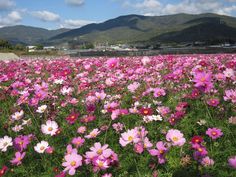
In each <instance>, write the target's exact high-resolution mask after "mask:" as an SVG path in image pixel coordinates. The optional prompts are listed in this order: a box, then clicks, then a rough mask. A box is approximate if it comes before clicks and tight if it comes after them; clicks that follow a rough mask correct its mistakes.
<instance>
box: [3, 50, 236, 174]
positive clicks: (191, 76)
mask: <svg viewBox="0 0 236 177" xmlns="http://www.w3.org/2000/svg"><path fill="white" fill-rule="evenodd" d="M235 85H236V55H233V54H230V55H226V54H217V55H173V56H172V55H163V56H161V55H160V56H153V57H124V58H83V59H79V58H77V59H70V58H63V57H58V58H55V59H50V60H36V59H34V60H31V59H24V58H22V59H21V60H18V61H0V177H1V176H6V177H7V176H9V177H24V176H27V177H51V176H57V177H63V176H70V175H74V176H81V177H85V176H86V177H89V176H91V177H100V176H102V177H111V176H114V177H190V176H191V177H235V176H236V138H235V137H236V87H235Z"/></svg>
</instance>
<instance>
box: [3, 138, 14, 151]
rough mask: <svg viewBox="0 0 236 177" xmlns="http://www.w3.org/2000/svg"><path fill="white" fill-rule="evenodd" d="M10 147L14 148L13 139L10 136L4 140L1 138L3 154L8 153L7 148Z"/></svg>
mask: <svg viewBox="0 0 236 177" xmlns="http://www.w3.org/2000/svg"><path fill="white" fill-rule="evenodd" d="M9 146H12V138H11V137H9V136H4V137H3V138H0V150H1V151H2V152H6V151H7V148H8V147H9Z"/></svg>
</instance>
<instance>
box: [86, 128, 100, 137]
mask: <svg viewBox="0 0 236 177" xmlns="http://www.w3.org/2000/svg"><path fill="white" fill-rule="evenodd" d="M100 132H101V131H99V130H98V128H95V129H93V130H92V131H91V132H90V133H89V134H88V135H86V136H85V138H87V139H93V138H96V137H97V135H99V134H100Z"/></svg>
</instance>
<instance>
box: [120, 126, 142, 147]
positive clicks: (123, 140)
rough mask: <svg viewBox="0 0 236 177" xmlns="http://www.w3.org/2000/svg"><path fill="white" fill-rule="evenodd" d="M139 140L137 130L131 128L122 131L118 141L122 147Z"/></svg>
mask: <svg viewBox="0 0 236 177" xmlns="http://www.w3.org/2000/svg"><path fill="white" fill-rule="evenodd" d="M139 140H140V139H139V135H138V131H137V130H135V129H132V130H128V131H127V132H124V133H122V134H121V137H120V140H119V142H120V144H121V146H123V147H124V146H126V145H128V144H130V143H137V142H138V141H139Z"/></svg>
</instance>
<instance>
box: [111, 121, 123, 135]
mask: <svg viewBox="0 0 236 177" xmlns="http://www.w3.org/2000/svg"><path fill="white" fill-rule="evenodd" d="M112 127H113V129H114V130H115V131H116V132H117V133H119V132H121V131H122V130H123V128H124V125H123V124H122V123H119V122H118V123H114V124H112Z"/></svg>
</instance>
